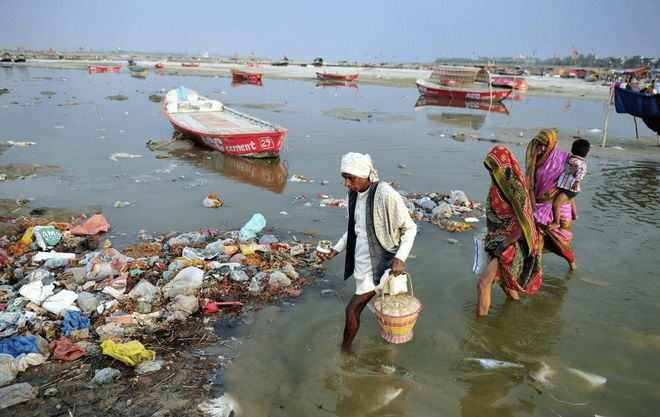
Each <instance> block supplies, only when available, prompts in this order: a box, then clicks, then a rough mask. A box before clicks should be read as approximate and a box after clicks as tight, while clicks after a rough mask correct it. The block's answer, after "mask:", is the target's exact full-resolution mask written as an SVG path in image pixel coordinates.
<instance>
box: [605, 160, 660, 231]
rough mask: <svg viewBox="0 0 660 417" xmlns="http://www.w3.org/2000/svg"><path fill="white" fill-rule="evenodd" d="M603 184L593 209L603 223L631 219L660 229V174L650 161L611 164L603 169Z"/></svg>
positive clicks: (607, 163) (612, 162)
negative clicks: (659, 210)
mask: <svg viewBox="0 0 660 417" xmlns="http://www.w3.org/2000/svg"><path fill="white" fill-rule="evenodd" d="M601 173H602V180H601V181H600V183H598V184H597V187H596V188H595V189H594V196H593V203H592V204H593V206H594V207H595V208H597V209H599V212H598V214H597V216H598V217H601V219H602V220H606V219H607V220H606V221H608V222H618V221H620V220H621V219H622V218H626V217H630V218H632V219H634V220H636V221H638V222H642V223H646V224H652V225H655V226H656V227H660V222H659V221H658V220H659V217H658V207H659V206H660V170H659V169H658V164H657V163H655V162H649V161H640V162H628V163H627V164H626V163H621V162H615V161H608V162H606V163H605V164H604V165H603V166H602V167H601Z"/></svg>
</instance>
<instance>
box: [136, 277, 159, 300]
mask: <svg viewBox="0 0 660 417" xmlns="http://www.w3.org/2000/svg"><path fill="white" fill-rule="evenodd" d="M160 295H161V290H160V288H158V287H157V286H155V285H153V284H152V283H150V282H149V281H147V280H146V279H142V280H140V282H138V283H137V285H136V286H135V287H133V289H132V290H131V292H129V293H128V296H129V297H130V298H133V299H138V298H142V299H143V300H144V301H146V302H147V303H153V302H154V301H155V300H156V299H158V298H159V297H160Z"/></svg>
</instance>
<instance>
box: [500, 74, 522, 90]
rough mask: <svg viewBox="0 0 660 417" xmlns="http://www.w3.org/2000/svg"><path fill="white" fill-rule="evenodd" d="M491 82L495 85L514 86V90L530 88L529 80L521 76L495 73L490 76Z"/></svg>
mask: <svg viewBox="0 0 660 417" xmlns="http://www.w3.org/2000/svg"><path fill="white" fill-rule="evenodd" d="M490 83H491V84H492V85H493V86H495V87H504V88H512V89H514V90H522V91H527V90H529V86H528V85H527V80H526V79H524V78H520V77H507V76H499V75H495V76H493V77H491V78H490Z"/></svg>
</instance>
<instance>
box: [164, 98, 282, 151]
mask: <svg viewBox="0 0 660 417" xmlns="http://www.w3.org/2000/svg"><path fill="white" fill-rule="evenodd" d="M162 110H163V113H164V114H165V116H166V117H167V119H168V120H169V121H170V123H171V124H172V126H173V127H174V129H175V130H176V131H177V132H180V133H182V134H183V135H184V136H187V137H189V138H190V139H192V140H193V141H195V142H196V143H198V144H199V145H202V146H206V147H208V148H211V149H214V150H216V151H220V152H223V153H226V154H229V155H236V156H245V157H251V158H272V157H275V156H277V155H278V154H279V152H280V147H281V146H282V143H283V142H284V139H285V138H286V134H287V132H288V130H287V129H286V128H282V129H281V130H277V131H272V132H259V133H236V134H222V133H209V132H200V131H197V130H194V129H190V128H188V127H185V126H182V125H180V124H177V123H176V121H175V120H174V119H173V118H172V117H171V116H170V114H169V113H168V112H167V110H166V107H165V99H163V102H162Z"/></svg>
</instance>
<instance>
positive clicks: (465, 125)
mask: <svg viewBox="0 0 660 417" xmlns="http://www.w3.org/2000/svg"><path fill="white" fill-rule="evenodd" d="M418 109H428V110H430V111H428V112H427V113H426V117H428V119H429V120H432V121H435V122H439V123H444V124H448V125H453V126H458V127H460V128H462V129H469V130H475V131H477V130H479V129H481V128H482V127H483V125H484V124H485V123H486V117H487V115H488V113H489V112H490V113H500V114H505V115H508V114H509V111H508V109H507V108H506V106H505V105H504V104H502V103H501V102H493V103H491V102H488V101H478V100H461V99H452V98H448V97H425V96H420V97H419V99H417V102H416V103H415V110H418ZM441 109H444V111H442V112H441V113H439V114H438V113H437V112H435V111H433V110H441ZM457 109H462V110H457Z"/></svg>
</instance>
